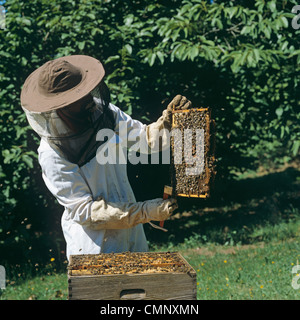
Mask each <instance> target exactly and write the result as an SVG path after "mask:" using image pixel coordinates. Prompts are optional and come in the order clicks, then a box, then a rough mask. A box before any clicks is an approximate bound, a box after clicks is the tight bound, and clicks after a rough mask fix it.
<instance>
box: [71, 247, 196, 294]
mask: <svg viewBox="0 0 300 320" xmlns="http://www.w3.org/2000/svg"><path fill="white" fill-rule="evenodd" d="M68 281H69V296H68V298H69V300H195V299H196V272H195V270H194V269H193V268H192V267H191V266H190V265H189V264H188V262H187V261H186V260H185V259H184V258H183V257H182V256H181V254H179V253H178V252H159V253H158V252H155V253H154V252H140V253H130V252H126V253H115V254H114V253H103V254H98V255H92V254H89V255H73V256H71V257H70V261H69V266H68Z"/></svg>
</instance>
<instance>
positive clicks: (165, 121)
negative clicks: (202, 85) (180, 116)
mask: <svg viewBox="0 0 300 320" xmlns="http://www.w3.org/2000/svg"><path fill="white" fill-rule="evenodd" d="M173 106H174V109H175V110H185V109H189V108H191V107H192V102H191V101H190V100H188V99H187V98H186V97H184V96H182V95H180V94H178V95H176V97H175V98H174V99H173V100H172V101H171V102H170V103H169V105H168V107H167V108H166V109H165V110H164V111H163V114H162V116H161V117H160V118H158V120H157V121H156V122H153V123H151V124H149V125H148V126H147V129H146V132H147V142H148V145H149V146H150V148H154V149H155V147H156V146H157V143H158V139H157V134H158V132H159V131H160V130H162V129H167V130H169V131H171V128H172V110H173ZM163 148H164V147H163V146H161V147H158V148H157V149H159V150H160V151H161V150H162V149H163Z"/></svg>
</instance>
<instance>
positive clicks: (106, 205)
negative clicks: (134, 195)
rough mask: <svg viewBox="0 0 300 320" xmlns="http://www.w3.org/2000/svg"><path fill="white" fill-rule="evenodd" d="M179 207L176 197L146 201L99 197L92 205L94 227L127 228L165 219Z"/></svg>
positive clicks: (92, 223) (92, 224)
mask: <svg viewBox="0 0 300 320" xmlns="http://www.w3.org/2000/svg"><path fill="white" fill-rule="evenodd" d="M177 208H178V205H177V201H176V199H168V200H163V199H160V198H158V199H153V200H147V201H144V202H134V203H128V202H118V203H114V202H107V201H105V200H104V199H103V198H102V197H99V198H98V199H97V200H96V201H94V202H93V203H92V206H91V228H92V229H96V230H99V229H127V228H132V227H134V226H135V225H137V224H139V223H147V222H150V221H151V220H153V221H164V220H166V219H168V218H169V217H170V216H171V214H172V213H173V211H174V210H175V209H177Z"/></svg>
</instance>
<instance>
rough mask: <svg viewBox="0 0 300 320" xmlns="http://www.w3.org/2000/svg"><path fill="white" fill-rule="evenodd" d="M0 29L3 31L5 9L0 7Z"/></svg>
mask: <svg viewBox="0 0 300 320" xmlns="http://www.w3.org/2000/svg"><path fill="white" fill-rule="evenodd" d="M0 29H5V8H4V7H3V6H1V5H0Z"/></svg>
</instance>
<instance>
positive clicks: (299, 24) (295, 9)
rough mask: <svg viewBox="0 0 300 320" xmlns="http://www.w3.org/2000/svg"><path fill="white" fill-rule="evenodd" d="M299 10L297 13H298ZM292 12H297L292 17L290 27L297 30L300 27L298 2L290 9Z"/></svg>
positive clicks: (299, 5) (299, 6)
mask: <svg viewBox="0 0 300 320" xmlns="http://www.w3.org/2000/svg"><path fill="white" fill-rule="evenodd" d="M298 12H299V13H298ZM292 13H298V14H297V15H296V16H295V17H294V18H293V19H292V28H293V29H295V30H298V29H299V28H300V21H299V20H300V4H298V5H296V6H294V7H293V9H292Z"/></svg>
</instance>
